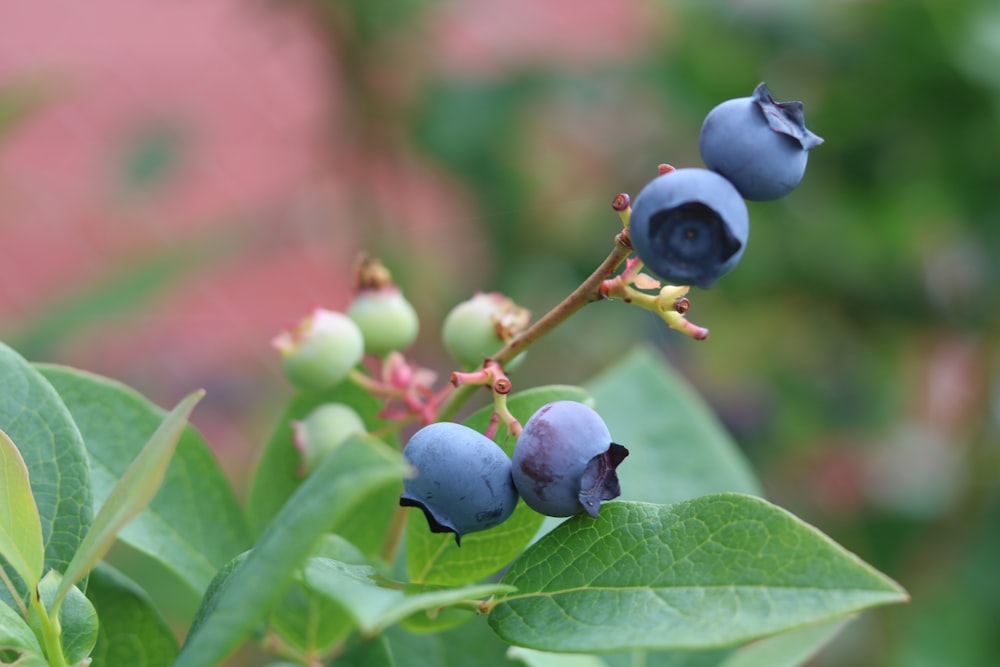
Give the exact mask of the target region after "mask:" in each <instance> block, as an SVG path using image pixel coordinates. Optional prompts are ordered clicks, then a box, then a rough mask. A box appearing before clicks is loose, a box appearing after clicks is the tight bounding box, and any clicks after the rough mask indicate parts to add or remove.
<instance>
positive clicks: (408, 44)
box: [0, 0, 1000, 667]
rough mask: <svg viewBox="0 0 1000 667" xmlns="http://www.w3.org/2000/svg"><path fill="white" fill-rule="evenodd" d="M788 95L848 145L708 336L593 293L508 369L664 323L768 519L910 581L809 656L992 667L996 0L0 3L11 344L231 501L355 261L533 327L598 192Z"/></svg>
mask: <svg viewBox="0 0 1000 667" xmlns="http://www.w3.org/2000/svg"><path fill="white" fill-rule="evenodd" d="M760 81H766V82H767V83H768V85H769V86H770V88H771V91H772V92H773V93H774V95H775V97H776V98H777V99H779V100H788V99H798V100H803V101H804V102H805V108H806V118H807V121H808V124H809V127H810V129H812V130H813V131H815V132H816V133H817V134H819V135H820V136H822V137H824V138H825V139H826V143H825V144H824V145H822V146H820V147H819V148H817V149H815V150H814V151H813V152H812V154H811V159H810V165H809V169H808V171H807V173H806V177H805V179H804V181H803V183H802V185H800V186H799V188H798V189H797V190H796V191H794V192H793V193H792V194H791V195H789V196H788V197H786V198H784V199H782V200H779V201H776V202H770V203H759V204H758V203H752V204H750V215H751V239H750V243H749V248H748V252H747V253H746V255H745V257H744V259H743V261H742V263H741V264H740V266H739V267H737V269H736V270H735V271H734V272H733V273H731V274H730V275H728V276H726V277H725V278H724V279H722V280H721V281H720V282H719V283H718V284H717V285H716V286H714V287H713V288H712V290H710V291H699V290H696V291H695V292H694V293H693V294H692V295H691V297H692V302H693V307H692V310H691V312H690V313H689V317H690V318H691V319H692V321H694V322H696V323H698V324H700V325H703V326H706V327H708V328H710V329H711V330H712V337H711V338H710V339H709V340H708V341H706V342H702V343H697V342H694V341H691V340H689V339H687V338H685V337H684V336H682V335H680V334H678V333H676V332H673V331H670V330H668V329H666V328H665V327H664V326H663V325H662V323H661V322H660V321H659V320H658V319H657V318H655V317H654V316H652V315H651V314H649V313H646V312H643V311H640V310H639V309H636V308H629V307H627V306H625V305H623V304H621V303H605V304H598V305H595V306H591V307H589V308H587V309H585V310H584V311H583V312H582V313H581V314H580V315H579V316H578V317H577V318H576V319H575V320H573V321H572V323H571V324H570V325H568V326H566V327H564V328H563V329H562V330H559V331H557V332H556V333H554V334H553V335H552V336H551V337H550V338H548V339H546V340H545V341H544V342H542V343H540V344H539V347H538V349H537V350H536V351H535V352H534V353H533V354H532V359H531V360H530V362H529V363H526V364H524V366H523V367H522V368H521V369H519V370H518V372H517V374H516V376H515V378H514V380H515V383H516V384H517V385H518V386H520V387H522V388H524V387H528V386H534V385H537V384H542V383H549V382H560V383H563V382H565V383H573V382H582V381H585V380H586V379H587V378H588V377H590V376H591V375H592V374H593V373H594V372H595V371H597V370H599V369H601V368H603V367H604V366H606V365H607V364H608V363H611V362H613V360H614V358H615V357H616V356H617V355H618V354H619V353H620V351H621V350H622V349H625V348H628V347H629V346H631V345H632V344H633V343H635V342H637V341H638V340H641V339H645V340H647V341H649V342H651V343H652V344H653V345H655V346H657V347H658V348H660V349H661V350H663V352H664V353H665V354H666V355H667V356H668V358H669V359H670V360H671V361H672V363H674V364H675V365H676V366H677V367H678V368H679V369H680V370H681V371H682V372H683V373H684V374H685V375H686V376H687V377H688V378H689V379H690V380H691V382H692V383H693V384H694V385H695V386H696V387H697V388H698V389H699V390H700V391H701V393H702V394H703V395H704V396H705V398H706V400H708V401H709V402H710V403H711V405H712V406H713V407H714V408H715V409H716V411H717V412H718V413H719V415H720V417H721V418H722V419H723V420H724V422H725V423H726V425H727V426H728V427H729V428H730V430H731V431H732V432H733V434H734V435H735V437H736V439H737V441H738V442H739V444H740V446H741V447H742V448H743V449H744V451H745V452H746V454H747V456H748V457H749V458H750V459H751V461H752V462H753V464H754V466H755V468H756V470H757V471H758V472H759V474H760V476H761V477H762V478H763V480H764V482H765V485H766V488H767V490H768V494H769V495H770V497H771V498H772V500H774V501H776V502H778V503H779V504H781V505H783V506H785V507H787V508H788V509H790V510H791V511H793V512H795V513H796V514H798V515H800V516H802V517H803V518H805V519H806V520H808V521H810V522H813V523H815V524H817V525H818V526H820V527H821V528H822V529H823V530H824V531H826V532H828V533H829V534H831V536H832V537H834V538H835V539H836V540H837V541H839V542H841V543H843V544H844V545H845V546H847V547H848V548H850V549H851V550H853V551H855V552H857V553H858V554H859V555H860V556H861V557H862V558H864V559H865V560H867V561H869V562H871V563H872V564H873V565H875V566H876V567H878V568H880V569H882V570H883V571H885V572H887V573H888V574H890V575H891V576H893V577H894V578H895V579H897V580H898V581H900V582H901V583H902V584H903V585H904V586H905V587H906V588H907V589H908V590H909V591H910V593H911V594H912V596H913V602H911V604H909V605H907V606H904V607H898V608H891V609H886V610H879V611H878V612H875V613H874V614H869V615H867V617H866V621H865V622H864V623H856V624H854V625H852V626H851V627H850V628H849V629H848V631H847V632H846V633H845V634H844V635H843V636H841V637H840V638H839V639H838V640H837V642H835V644H834V645H832V646H830V647H829V648H828V649H827V650H826V651H825V652H824V653H823V654H822V655H821V656H820V657H819V658H817V659H816V660H815V663H814V664H815V665H817V666H820V667H826V666H834V665H836V666H838V667H839V666H842V665H857V666H859V667H875V666H879V667H882V666H890V667H896V666H898V667H903V666H905V667H923V666H925V665H926V666H927V667H939V666H941V665H948V666H949V667H958V666H976V667H978V666H984V667H986V666H990V667H992V666H995V665H996V664H997V662H998V660H1000V639H998V638H1000V632H998V631H1000V577H998V576H997V575H996V563H997V562H1000V502H998V494H997V488H998V479H1000V475H998V471H1000V455H998V454H1000V436H998V431H1000V429H998V420H1000V359H998V357H997V348H998V342H1000V338H998V324H1000V322H998V309H997V305H998V303H1000V299H998V292H1000V164H998V160H997V153H998V151H1000V5H997V3H996V2H995V1H993V0H965V1H958V0H954V1H952V2H937V1H934V0H927V1H926V2H902V1H898V2H885V1H883V2H879V1H874V0H871V1H865V2H863V1H861V0H855V1H849V0H838V1H831V2H824V3H805V2H802V3H798V2H780V1H777V0H744V1H742V2H735V1H733V2H719V1H703V2H694V1H691V2H666V1H665V0H660V1H654V0H642V1H640V0H629V1H624V0H549V1H548V2H544V3H539V2H533V1H531V0H437V1H432V0H422V1H418V0H380V1H377V2H376V1H372V0H295V1H286V2H267V1H263V0H260V1H255V0H199V1H198V2H193V1H190V0H188V1H186V2H177V1H171V2H168V1H166V0H90V2H88V3H85V4H80V3H75V2H69V1H68V0H47V1H45V2H17V1H16V0H0V339H3V340H4V341H6V342H7V343H8V344H10V345H12V346H13V347H15V348H16V349H17V350H18V351H20V352H21V353H22V354H23V355H25V356H26V357H28V358H29V359H32V360H38V361H54V362H62V363H68V364H73V365H75V366H79V367H82V368H84V369H88V370H91V371H94V372H98V373H102V374H105V375H109V376H112V377H115V378H118V379H120V380H122V381H124V382H126V383H128V384H131V385H133V386H135V387H136V388H138V389H139V390H140V391H142V392H143V393H145V394H147V395H148V396H150V397H151V398H153V399H154V400H156V401H157V402H159V403H160V404H162V405H170V404H173V403H174V402H175V401H176V400H178V399H179V398H180V397H181V396H182V395H183V394H185V393H187V392H188V391H189V390H191V389H193V388H194V387H198V386H201V387H205V388H207V389H208V398H207V399H206V400H205V402H204V403H203V404H202V406H201V407H199V409H198V413H197V415H196V418H195V423H196V424H197V425H198V426H199V427H200V428H201V429H202V430H203V431H204V432H205V434H206V436H207V437H208V439H209V441H210V442H212V443H213V445H214V446H215V447H216V450H217V452H218V455H219V457H220V460H221V461H222V463H223V465H224V466H225V468H226V470H227V471H228V473H229V474H230V477H231V478H232V479H233V480H234V484H235V485H236V487H237V489H238V491H239V492H241V493H242V491H243V490H244V489H245V486H246V481H247V476H248V474H249V472H250V471H251V469H252V466H253V464H254V462H255V458H256V455H257V451H258V450H259V448H260V447H261V446H262V444H263V442H264V440H265V438H266V435H267V433H268V431H269V429H270V428H271V427H272V425H273V423H274V420H275V419H276V418H277V416H278V415H279V414H280V412H281V410H282V407H283V402H284V401H285V400H286V398H287V396H288V395H289V394H290V390H289V388H288V387H287V386H286V385H285V383H284V381H283V379H282V377H281V374H280V368H279V363H278V358H277V355H276V353H275V352H274V351H273V350H272V349H271V347H270V345H269V341H270V339H271V337H272V336H273V335H274V334H275V333H277V332H278V331H279V330H280V329H282V328H285V327H287V326H288V325H290V324H292V323H294V322H295V321H297V320H298V319H299V318H300V317H301V316H302V315H303V314H304V313H305V312H306V311H307V310H309V309H310V308H312V307H313V306H315V305H323V306H326V307H329V308H333V309H342V308H345V307H346V305H347V303H348V300H349V298H350V293H351V281H352V272H353V267H354V263H355V259H356V257H357V254H358V252H359V251H361V250H367V251H369V252H371V253H373V254H375V255H376V256H378V257H380V258H382V259H383V261H384V262H385V263H386V264H387V265H388V266H389V267H390V268H391V269H392V271H393V272H394V275H395V277H396V279H397V282H399V283H400V284H401V285H402V286H403V288H404V291H405V292H406V294H407V295H408V296H409V298H410V299H411V301H412V302H413V303H414V304H415V305H416V306H417V308H418V310H419V312H420V313H421V315H422V327H423V328H422V332H421V336H420V340H419V342H418V344H417V346H416V347H415V348H414V350H413V356H414V357H416V358H417V359H418V360H419V361H421V362H422V363H424V364H425V365H427V366H429V367H432V368H436V369H438V370H440V371H441V372H442V373H443V374H445V376H446V373H447V371H448V370H450V369H449V364H448V362H447V360H446V359H445V358H444V356H443V353H442V352H441V349H440V345H439V343H438V336H439V323H440V321H441V319H442V318H443V316H444V314H445V313H446V312H447V310H448V309H450V307H451V306H453V305H454V304H455V303H457V302H458V301H461V300H463V299H465V298H467V297H468V296H469V295H471V293H472V292H474V291H477V290H501V291H504V292H506V293H507V294H508V295H510V296H512V297H513V298H514V299H515V300H517V301H518V302H519V303H521V304H522V305H524V306H527V307H528V308H530V309H531V310H532V311H533V312H534V313H536V314H538V315H540V314H541V313H543V312H544V311H545V310H546V309H547V308H548V307H550V306H551V305H553V304H555V303H556V302H557V301H558V300H559V299H560V298H561V297H562V296H563V295H564V294H566V293H567V292H568V291H569V290H570V289H572V288H573V287H574V286H575V285H576V284H578V283H579V281H580V280H581V279H583V278H584V277H585V276H586V275H587V274H589V272H590V271H591V270H592V269H593V268H594V267H595V266H596V265H597V264H598V263H599V262H600V261H601V260H602V259H603V258H604V256H605V255H606V254H607V252H608V251H609V250H610V248H611V244H612V239H613V237H614V235H615V233H616V232H617V231H618V230H619V228H620V226H619V224H618V222H617V217H616V216H615V214H614V213H613V212H612V211H611V208H610V202H611V199H612V198H613V197H614V195H615V194H617V193H618V192H629V193H632V194H633V195H634V194H635V193H636V192H637V191H638V190H639V189H640V188H641V187H642V186H643V185H644V184H645V183H646V182H647V181H648V180H650V179H651V178H652V177H653V176H654V175H655V173H656V165H657V164H658V163H660V162H669V163H671V164H673V165H675V166H678V167H682V166H701V161H700V158H699V156H698V151H697V135H698V129H699V127H700V124H701V121H702V119H703V118H704V116H705V114H706V113H707V112H708V111H709V110H710V109H711V108H712V107H713V106H714V105H715V104H717V103H719V102H721V101H722V100H725V99H728V98H732V97H742V96H746V95H749V94H750V92H751V91H752V90H753V88H754V86H755V85H756V84H757V83H758V82H760Z"/></svg>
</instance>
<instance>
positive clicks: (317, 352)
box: [272, 308, 365, 390]
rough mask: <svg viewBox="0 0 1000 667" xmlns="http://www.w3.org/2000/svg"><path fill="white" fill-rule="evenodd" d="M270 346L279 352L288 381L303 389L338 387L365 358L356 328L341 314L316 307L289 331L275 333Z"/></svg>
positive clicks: (358, 330) (360, 337) (362, 342)
mask: <svg viewBox="0 0 1000 667" xmlns="http://www.w3.org/2000/svg"><path fill="white" fill-rule="evenodd" d="M272 345H274V347H276V348H277V349H278V351H279V352H281V362H282V367H283V368H284V370H285V376H286V377H287V378H288V380H289V382H291V383H292V384H293V385H295V386H296V387H298V388H299V389H305V390H322V389H329V388H331V387H334V386H336V385H338V384H340V383H341V382H342V381H343V380H344V378H346V377H347V374H348V373H350V371H351V369H352V368H354V367H355V366H356V365H357V364H358V362H360V361H361V358H362V357H363V356H364V348H365V341H364V337H363V336H362V334H361V330H360V329H359V328H358V325H356V324H355V323H354V321H353V320H352V319H351V318H349V317H348V316H347V315H344V314H343V313H337V312H333V311H331V310H324V309H323V308H316V309H315V310H314V311H313V312H312V313H310V314H309V315H307V316H306V317H305V318H303V320H302V321H301V322H300V323H299V324H298V325H297V326H296V327H294V328H293V329H292V330H290V331H285V332H282V333H280V334H278V335H277V336H276V337H275V338H274V340H273V341H272Z"/></svg>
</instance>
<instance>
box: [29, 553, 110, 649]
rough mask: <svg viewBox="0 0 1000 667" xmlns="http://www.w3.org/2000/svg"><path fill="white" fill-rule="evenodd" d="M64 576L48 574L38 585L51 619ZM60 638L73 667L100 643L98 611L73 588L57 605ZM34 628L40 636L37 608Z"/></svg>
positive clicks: (32, 623)
mask: <svg viewBox="0 0 1000 667" xmlns="http://www.w3.org/2000/svg"><path fill="white" fill-rule="evenodd" d="M62 579H63V577H62V575H60V574H59V573H58V572H56V571H55V570H49V571H48V573H47V574H46V575H45V576H44V577H42V581H41V582H40V583H39V584H38V596H39V598H40V599H41V602H42V605H43V606H44V607H45V609H46V611H47V612H48V613H49V616H50V617H51V615H52V610H53V609H55V606H56V604H55V602H56V596H57V595H58V591H59V588H60V584H61V583H62ZM58 613H59V627H60V635H59V641H60V642H61V643H62V650H63V655H64V656H65V657H66V660H67V661H68V662H69V664H71V665H76V664H78V663H79V662H81V661H82V660H84V659H85V658H86V657H87V656H89V655H90V652H91V651H92V650H93V649H94V644H95V642H96V641H97V611H96V610H95V609H94V605H92V604H91V603H90V600H88V599H87V597H86V596H85V595H84V594H83V593H82V592H80V589H78V588H76V587H75V586H73V585H72V584H71V585H70V586H69V587H68V594H67V595H66V597H65V598H64V599H63V600H62V602H61V604H59V605H58ZM30 615H31V625H32V627H33V628H34V629H35V634H36V635H38V636H41V634H42V632H41V625H40V620H39V619H38V617H37V613H36V611H35V609H34V608H32V609H31V612H30Z"/></svg>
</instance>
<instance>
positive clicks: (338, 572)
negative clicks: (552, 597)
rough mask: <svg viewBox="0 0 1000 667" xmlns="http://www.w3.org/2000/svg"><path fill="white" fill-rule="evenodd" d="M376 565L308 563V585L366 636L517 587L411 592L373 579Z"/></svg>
mask: <svg viewBox="0 0 1000 667" xmlns="http://www.w3.org/2000/svg"><path fill="white" fill-rule="evenodd" d="M373 575H375V570H374V568H371V567H368V566H366V565H348V564H346V563H341V562H340V561H336V560H332V559H329V558H310V559H309V561H308V562H307V564H306V573H305V582H306V585H307V586H309V587H310V588H312V589H313V590H315V591H316V592H318V593H323V594H324V595H327V596H328V597H330V598H331V599H333V600H336V601H337V602H339V603H340V604H341V605H342V606H343V607H344V608H345V609H346V610H347V611H348V612H349V613H350V614H351V615H352V616H353V617H354V620H355V621H356V622H357V624H358V627H359V628H360V629H361V633H362V635H363V636H369V637H370V636H373V635H376V634H378V633H379V632H381V631H382V630H384V629H385V628H387V627H389V626H390V625H394V624H395V623H398V622H399V621H401V620H402V619H404V618H406V617H407V616H409V615H411V614H415V613H417V612H421V611H426V610H428V609H439V608H442V607H450V606H452V605H455V604H459V603H462V602H467V601H469V600H475V599H477V598H483V597H487V596H490V595H494V594H496V593H506V592H510V591H512V590H514V589H513V588H512V587H511V586H505V585H503V584H480V585H474V586H464V587H461V588H444V589H439V590H431V591H426V592H421V593H415V594H412V595H407V594H406V593H405V592H404V591H402V590H399V589H393V588H383V587H381V586H379V585H378V584H377V583H376V582H375V580H374V579H373V578H372V577H373Z"/></svg>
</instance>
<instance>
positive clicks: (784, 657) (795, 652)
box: [719, 618, 847, 667]
mask: <svg viewBox="0 0 1000 667" xmlns="http://www.w3.org/2000/svg"><path fill="white" fill-rule="evenodd" d="M846 624H847V621H846V620H845V619H842V618H841V619H836V620H833V621H827V622H825V623H817V624H815V625H807V626H806V627H804V628H798V629H796V630H791V631H789V632H783V633H781V634H780V635H775V636H773V637H766V638H765V639H761V640H760V641H756V642H753V643H752V644H748V645H747V646H744V647H742V648H741V649H739V650H738V651H736V652H735V653H733V654H732V655H731V656H729V657H728V658H727V659H726V660H724V661H723V662H722V664H720V665H719V667H798V666H799V665H804V664H805V663H806V662H807V661H809V660H811V659H812V658H813V657H815V655H816V654H817V653H818V652H819V651H820V650H821V649H822V648H823V647H824V646H826V645H827V643H829V642H830V640H831V639H833V638H834V637H835V636H837V634H839V633H840V631H841V630H842V629H843V628H844V626H845V625H846Z"/></svg>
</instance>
